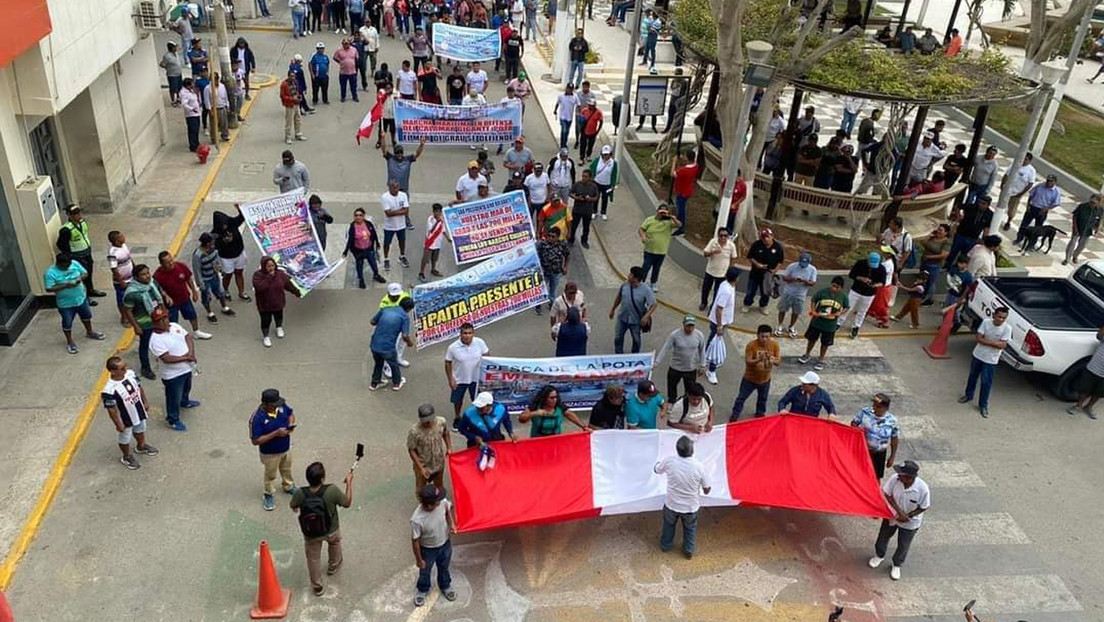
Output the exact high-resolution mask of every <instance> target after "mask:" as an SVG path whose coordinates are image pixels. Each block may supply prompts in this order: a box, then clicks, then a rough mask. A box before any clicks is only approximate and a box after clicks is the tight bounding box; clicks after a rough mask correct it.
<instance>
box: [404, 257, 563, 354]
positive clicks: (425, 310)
mask: <svg viewBox="0 0 1104 622" xmlns="http://www.w3.org/2000/svg"><path fill="white" fill-rule="evenodd" d="M545 287H546V286H545V284H544V275H543V274H542V273H541V267H540V259H538V258H537V247H536V246H535V245H534V244H532V243H529V244H524V245H522V246H518V247H516V248H513V249H511V250H508V251H506V252H504V253H499V254H498V255H495V256H494V257H491V258H490V259H487V260H486V261H484V262H483V263H480V264H477V265H475V266H473V267H471V268H468V269H467V270H465V271H463V272H461V273H459V274H456V275H453V276H450V277H448V278H446V279H441V280H440V281H434V282H432V283H426V284H425V285H417V286H415V287H414V326H415V329H416V331H417V345H418V349H422V348H424V347H426V346H429V345H433V344H435V343H440V342H442V341H447V340H449V339H454V338H456V337H457V336H459V335H460V326H461V325H462V324H464V323H465V322H471V323H472V324H473V325H475V326H476V327H477V328H478V327H480V326H486V325H487V324H490V323H492V322H495V321H497V320H501V319H502V318H505V317H509V316H511V315H514V314H515V313H521V312H522V311H525V310H526V309H531V308H533V307H535V306H537V305H540V304H544V303H546V302H548V293H547V291H546V290H545Z"/></svg>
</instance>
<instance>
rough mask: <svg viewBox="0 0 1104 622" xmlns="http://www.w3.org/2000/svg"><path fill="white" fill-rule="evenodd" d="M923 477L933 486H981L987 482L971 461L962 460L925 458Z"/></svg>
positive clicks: (922, 466) (922, 470)
mask: <svg viewBox="0 0 1104 622" xmlns="http://www.w3.org/2000/svg"><path fill="white" fill-rule="evenodd" d="M920 470H921V473H922V474H923V475H922V477H923V478H924V481H925V482H927V483H928V484H929V485H930V486H931V487H932V488H980V487H983V486H985V482H983V481H982V480H981V477H980V476H978V474H977V471H975V470H974V467H972V466H970V463H968V462H963V461H961V460H924V461H922V463H921V465H920Z"/></svg>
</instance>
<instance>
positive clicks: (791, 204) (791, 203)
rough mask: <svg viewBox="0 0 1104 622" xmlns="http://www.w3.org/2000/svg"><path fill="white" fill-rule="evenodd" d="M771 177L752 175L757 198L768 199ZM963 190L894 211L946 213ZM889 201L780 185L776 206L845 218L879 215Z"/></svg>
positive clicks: (952, 189) (954, 188)
mask: <svg viewBox="0 0 1104 622" xmlns="http://www.w3.org/2000/svg"><path fill="white" fill-rule="evenodd" d="M772 181H773V179H772V177H771V176H770V175H767V174H765V173H756V174H755V192H756V193H763V194H757V196H770V189H771V182H772ZM965 190H966V184H962V183H958V184H955V185H954V186H951V187H950V188H948V189H946V190H943V191H941V192H934V193H932V194H922V195H920V196H918V197H916V198H915V199H904V200H903V201H901V204H900V206H899V207H898V208H897V213H898V214H900V215H901V216H916V217H918V216H927V215H928V214H933V213H935V212H938V211H940V210H944V209H946V207H947V205H948V204H950V203H952V202H954V199H955V197H957V196H958V195H959V194H961V193H962V192H964V191H965ZM892 202H893V201H892V199H882V198H881V197H880V196H877V195H871V194H863V195H858V194H851V193H849V192H837V191H835V190H825V189H823V188H814V187H812V186H803V185H801V184H796V183H794V182H791V181H783V182H782V193H781V196H780V197H779V203H780V204H781V205H782V206H783V207H785V208H788V209H799V210H802V211H806V212H810V213H813V214H821V215H824V216H845V215H849V214H850V213H851V212H859V213H867V212H869V213H876V212H881V211H882V210H884V209H885V208H886V207H888V206H889V204H890V203H892Z"/></svg>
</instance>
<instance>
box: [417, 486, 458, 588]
mask: <svg viewBox="0 0 1104 622" xmlns="http://www.w3.org/2000/svg"><path fill="white" fill-rule="evenodd" d="M418 501H419V502H420V504H419V505H418V507H417V509H415V510H414V514H413V515H411V517H410V537H411V540H412V541H413V546H414V565H415V566H417V567H418V582H417V584H416V586H415V589H416V590H417V591H416V592H415V594H414V606H415V607H421V606H422V605H425V604H426V597H427V596H428V595H429V588H430V587H431V585H432V583H431V581H432V576H433V567H434V566H436V567H437V588H438V589H440V590H441V594H442V595H443V596H444V597H445V600H447V601H454V600H456V590H454V589H452V575H451V574H449V563H450V562H451V561H452V542H451V541H450V540H449V534H452V533H454V532H455V531H456V512H455V511H454V510H453V508H452V503H451V502H450V501H449V500H448V499H446V498H445V490H444V489H443V488H438V487H437V486H434V485H433V484H427V485H426V486H425V487H424V488H422V489H421V490H419V491H418Z"/></svg>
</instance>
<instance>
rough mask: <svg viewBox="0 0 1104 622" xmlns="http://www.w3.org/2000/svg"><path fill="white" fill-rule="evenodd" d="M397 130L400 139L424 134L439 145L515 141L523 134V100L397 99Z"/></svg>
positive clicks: (414, 140) (418, 139)
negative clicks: (451, 103) (479, 102)
mask: <svg viewBox="0 0 1104 622" xmlns="http://www.w3.org/2000/svg"><path fill="white" fill-rule="evenodd" d="M395 131H396V133H397V140H398V142H400V143H407V144H410V143H418V142H421V140H422V139H423V138H424V139H425V141H426V142H427V143H433V144H437V145H474V144H480V143H488V144H495V143H507V144H508V143H512V142H514V139H516V138H517V137H518V136H521V100H520V99H516V100H513V101H508V102H503V103H500V104H486V105H483V106H440V105H437V104H427V103H425V102H416V101H411V100H407V99H396V100H395Z"/></svg>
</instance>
